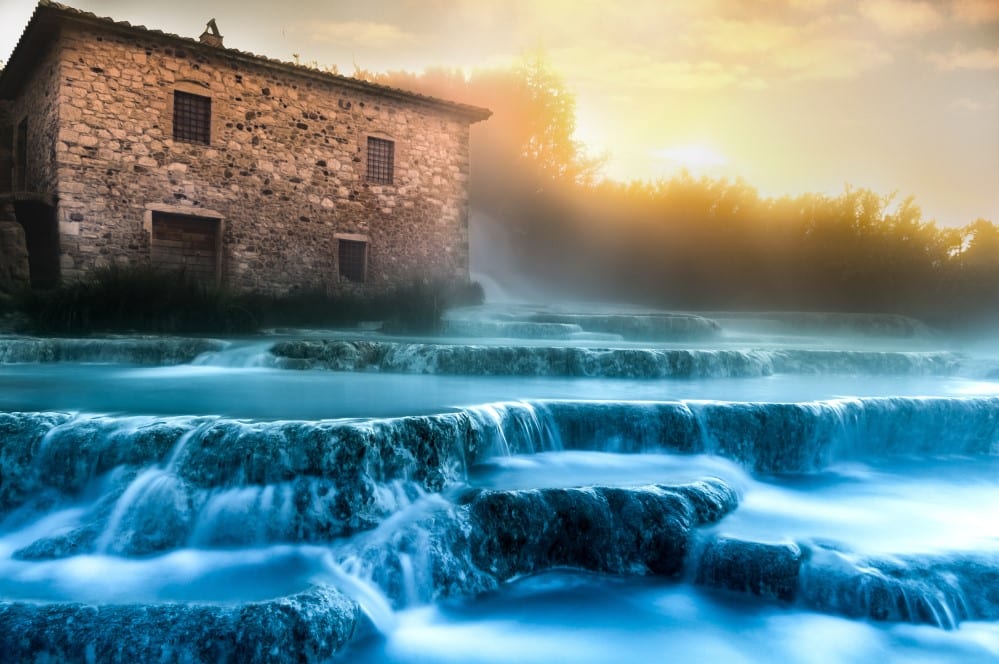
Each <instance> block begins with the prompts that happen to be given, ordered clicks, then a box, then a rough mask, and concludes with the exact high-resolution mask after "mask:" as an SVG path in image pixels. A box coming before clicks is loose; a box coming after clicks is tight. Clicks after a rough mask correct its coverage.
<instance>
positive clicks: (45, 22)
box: [0, 0, 492, 123]
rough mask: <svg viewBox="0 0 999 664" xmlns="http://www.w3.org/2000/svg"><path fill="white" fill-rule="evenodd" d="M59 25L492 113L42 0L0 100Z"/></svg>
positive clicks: (469, 113) (3, 77) (4, 77)
mask: <svg viewBox="0 0 999 664" xmlns="http://www.w3.org/2000/svg"><path fill="white" fill-rule="evenodd" d="M62 21H65V22H69V23H76V24H78V25H86V26H90V27H94V28H97V29H101V30H107V31H111V32H117V33H119V34H128V35H142V36H149V37H154V38H158V39H164V40H167V41H172V42H178V43H182V44H183V45H184V48H189V49H192V50H194V51H197V52H200V53H205V54H208V55H214V56H221V57H225V58H230V59H233V60H236V61H238V62H243V63H245V64H249V65H254V66H259V67H266V68H268V69H271V70H276V71H281V72H286V73H289V74H292V75H295V76H301V77H304V78H309V79H312V80H317V81H322V82H326V83H335V84H338V85H341V86H343V87H346V88H348V89H352V90H357V91H361V92H370V93H377V94H381V95H384V96H387V97H390V98H393V99H399V100H402V101H407V102H410V103H415V104H418V105H421V106H425V107H429V108H433V109H435V110H438V111H443V112H446V113H449V114H452V115H456V116H458V117H461V118H463V119H465V120H467V121H468V122H469V123H475V122H481V121H483V120H486V119H488V118H489V117H490V116H491V115H492V111H490V110H489V109H486V108H481V107H479V106H472V105H469V104H461V103H458V102H454V101H448V100H446V99H440V98H438V97H431V96H429V95H422V94H419V93H416V92H411V91H409V90H403V89H401V88H394V87H391V86H388V85H381V84H379V83H371V82H370V81H362V80H360V79H356V78H352V77H349V76H343V75H341V74H333V73H328V72H324V71H320V70H318V69H311V68H309V67H304V66H302V65H296V64H294V63H291V62H283V61H281V60H274V59H272V58H268V57H265V56H262V55H257V54H255V53H248V52H246V51H240V50H238V49H234V48H220V47H217V46H210V45H207V44H203V43H201V42H200V41H197V40H195V39H192V38H189V37H181V36H179V35H174V34H170V33H168V32H163V31H161V30H155V29H150V28H146V27H145V26H134V25H132V24H130V23H128V22H125V21H114V20H111V19H107V18H101V17H99V16H96V15H94V14H91V13H89V12H83V11H80V10H77V9H73V8H71V7H65V6H63V5H59V4H57V3H54V2H50V1H49V0H40V2H39V3H38V6H37V7H36V8H35V11H34V13H33V14H32V15H31V19H30V20H29V21H28V25H27V26H26V27H25V29H24V32H22V34H21V38H20V39H19V40H18V43H17V46H15V48H14V52H13V53H12V54H11V57H10V61H9V62H8V63H7V66H6V68H5V69H4V70H3V72H0V99H12V98H13V96H14V95H15V94H17V91H18V90H19V89H20V87H21V85H22V84H23V81H24V78H25V76H26V75H27V72H28V71H30V69H31V68H32V67H33V66H34V64H35V63H36V61H32V60H31V59H30V58H27V57H26V56H25V55H24V53H23V52H24V51H25V50H26V49H28V46H27V44H29V43H30V42H37V41H38V39H37V35H38V32H39V31H40V30H44V28H46V27H47V28H50V29H58V27H59V25H60V22H62ZM22 60H23V61H24V64H23V65H22V62H21V61H22Z"/></svg>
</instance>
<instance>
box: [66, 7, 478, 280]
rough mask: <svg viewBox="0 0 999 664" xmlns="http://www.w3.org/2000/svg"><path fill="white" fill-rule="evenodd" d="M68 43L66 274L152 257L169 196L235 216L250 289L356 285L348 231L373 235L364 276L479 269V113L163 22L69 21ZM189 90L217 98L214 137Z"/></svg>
mask: <svg viewBox="0 0 999 664" xmlns="http://www.w3.org/2000/svg"><path fill="white" fill-rule="evenodd" d="M61 56H62V70H63V71H62V73H63V85H62V89H61V91H60V95H59V101H60V104H59V114H60V117H61V119H62V125H61V129H60V131H59V134H58V141H57V142H56V143H55V149H56V160H57V163H58V179H59V218H60V244H61V251H62V268H63V277H64V278H74V277H78V276H80V275H81V274H83V273H84V272H85V271H86V270H87V269H89V268H92V267H94V266H101V265H105V264H109V263H111V262H115V263H122V264H131V263H144V262H147V261H148V260H149V256H150V230H151V221H152V216H153V214H154V213H155V212H157V211H159V212H166V213H173V214H187V215H205V216H206V217H207V218H210V219H221V225H220V228H221V234H222V243H221V245H222V256H221V268H220V269H221V274H222V282H223V283H224V284H226V285H228V286H231V287H234V288H239V289H243V290H259V291H268V292H284V291H288V290H291V289H295V288H301V287H318V288H325V289H327V290H336V289H339V288H346V287H349V288H354V287H355V286H354V285H353V284H351V283H349V282H346V283H343V282H341V280H340V279H339V278H338V270H337V263H336V260H337V258H336V252H337V239H338V236H343V235H346V236H347V237H348V238H354V239H357V238H358V236H360V239H366V240H367V241H368V242H369V245H368V246H369V250H368V267H367V280H366V283H365V285H364V286H365V287H366V288H372V289H382V288H384V287H387V286H390V285H392V284H395V283H400V282H405V281H407V280H410V279H413V278H427V277H443V278H460V279H467V276H468V234H467V179H468V167H469V165H468V136H469V131H468V130H469V126H468V125H469V119H468V118H467V117H461V116H460V115H458V114H456V113H453V112H451V111H449V110H447V109H442V108H440V107H435V106H433V105H431V104H422V103H418V102H413V101H409V100H404V99H395V98H392V96H390V95H384V94H380V93H379V92H378V91H371V90H368V89H364V87H363V86H358V85H357V84H356V83H351V82H342V81H338V80H337V79H335V78H332V77H327V76H322V75H318V74H313V73H310V72H295V71H289V70H288V68H287V67H274V66H270V65H267V64H266V63H259V62H254V61H251V60H249V59H247V58H243V57H235V56H233V55H232V54H228V53H227V52H226V51H225V50H224V49H216V48H213V47H208V46H201V45H198V44H191V45H187V44H183V43H181V42H178V41H176V40H171V39H169V38H164V37H162V36H157V35H155V34H149V33H143V34H134V33H125V32H119V31H110V30H109V31H108V32H107V33H104V34H101V33H96V35H95V33H94V32H93V31H92V30H87V31H86V32H84V31H83V30H81V29H80V28H76V27H73V26H68V27H66V28H64V30H63V36H62V47H61ZM175 90H181V91H185V92H192V93H195V94H199V95H202V96H208V97H210V98H211V104H212V128H211V142H210V145H201V144H192V143H186V142H180V141H175V140H174V139H173V138H172V136H173V129H172V124H173V111H172V109H173V94H174V91H175ZM371 135H374V136H376V137H382V138H388V139H391V140H393V141H394V142H395V170H394V174H395V179H394V183H393V184H392V185H373V184H370V183H368V182H366V181H365V154H366V145H367V138H368V136H371Z"/></svg>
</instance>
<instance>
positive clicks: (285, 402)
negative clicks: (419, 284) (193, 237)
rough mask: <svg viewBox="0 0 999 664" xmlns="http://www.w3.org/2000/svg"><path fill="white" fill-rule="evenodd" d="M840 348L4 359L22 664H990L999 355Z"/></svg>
mask: <svg viewBox="0 0 999 664" xmlns="http://www.w3.org/2000/svg"><path fill="white" fill-rule="evenodd" d="M605 318H606V317H605ZM601 320H602V321H603V322H602V323H601V324H603V325H604V326H605V327H606V326H608V325H610V323H607V322H606V321H605V320H604V319H601ZM612 322H614V324H615V325H617V324H619V323H620V321H612ZM466 324H467V321H466ZM546 324H547V323H546ZM550 324H552V325H561V326H562V327H560V328H558V329H559V330H563V331H564V328H565V326H566V325H568V324H569V323H565V322H564V321H563V320H562V319H559V320H558V321H556V322H554V323H550ZM571 324H573V325H575V324H576V319H575V318H573V319H571ZM643 325H645V327H644V328H643V329H647V328H648V325H647V323H645V322H643ZM493 327H495V326H493ZM490 329H493V328H490ZM629 329H631V328H629ZM569 333H571V334H576V332H575V331H573V330H569ZM816 339H817V338H813V339H812V340H811V341H808V340H806V341H801V338H798V339H791V340H788V339H787V338H784V337H780V338H777V337H773V336H770V337H765V336H763V337H761V336H757V337H753V338H752V339H749V340H747V339H744V338H737V339H730V340H726V341H724V342H723V343H722V342H717V341H716V342H703V341H699V342H690V343H650V342H629V343H624V342H622V343H614V342H613V340H609V339H602V340H601V339H598V340H597V341H599V343H597V342H587V343H582V342H581V343H569V342H567V343H562V344H546V343H539V342H537V341H535V342H530V343H522V344H518V343H516V342H510V341H509V340H495V339H494V340H481V339H480V340H465V341H463V342H460V343H458V342H455V341H454V340H435V341H433V342H427V341H422V340H393V339H388V338H382V337H378V336H377V335H369V336H363V337H356V336H355V337H347V336H344V335H326V336H316V335H307V336H303V337H294V338H293V337H290V336H289V337H288V338H286V339H283V340H282V341H284V342H285V343H286V346H285V347H284V348H283V350H281V351H280V352H277V353H272V352H271V348H272V347H274V345H275V342H276V341H278V340H274V339H256V340H242V341H237V342H233V343H226V344H216V345H211V346H210V347H208V348H207V350H206V348H203V347H200V346H185V348H188V349H189V350H188V351H185V352H187V353H188V356H184V353H182V352H180V351H178V350H177V348H173V349H171V350H169V352H166V351H163V347H162V344H163V343H169V342H163V341H162V340H160V341H155V343H158V344H161V346H158V347H157V348H158V349H159V350H157V351H156V353H153V354H152V355H150V353H149V349H148V348H147V349H145V350H143V351H141V352H140V351H139V350H136V347H133V346H130V347H129V348H124V349H123V348H118V350H116V351H111V350H108V347H107V346H104V347H102V348H97V347H96V346H94V347H92V348H91V349H90V350H86V351H84V350H80V348H79V347H77V348H76V349H75V350H73V349H72V348H70V346H72V342H68V341H67V342H59V343H62V344H63V347H61V348H62V350H58V349H55V350H53V349H54V348H55V346H53V345H51V344H49V345H47V346H45V348H47V349H48V350H45V351H44V352H40V351H38V350H37V349H38V348H41V346H40V345H38V344H36V345H35V346H31V348H35V350H30V349H29V347H28V346H23V347H19V349H18V350H17V352H16V353H15V352H14V351H13V350H11V348H13V346H10V347H9V348H8V349H7V350H6V351H5V352H6V355H4V354H3V353H0V356H2V357H6V358H7V359H8V362H10V360H11V359H16V360H18V361H17V362H14V363H8V364H5V365H3V366H0V409H2V412H0V652H2V653H3V654H4V657H3V659H4V661H8V660H9V661H32V660H38V659H42V660H44V659H45V658H46V657H47V658H50V659H53V660H56V661H126V660H131V661H154V660H155V661H213V662H214V661H315V662H320V661H351V662H552V661H573V662H611V661H623V660H632V659H639V658H643V659H651V660H662V659H664V658H670V659H678V660H690V661H719V662H722V661H724V662H772V661H795V662H855V661H871V660H881V661H886V662H920V661H923V662H940V661H951V662H975V661H982V662H987V661H996V660H997V659H999V524H997V522H996V520H995V518H994V517H995V514H996V513H997V511H999V481H997V480H996V477H997V473H999V374H996V373H995V366H996V365H995V364H994V359H992V358H991V357H990V356H989V354H988V353H982V352H979V351H977V350H972V351H968V350H967V349H964V350H961V349H958V350H955V349H953V348H949V347H944V345H943V344H941V343H938V342H937V341H935V340H932V339H931V340H929V341H926V342H923V343H920V344H915V345H914V344H912V343H911V342H910V341H905V340H891V339H889V340H887V341H886V340H884V339H882V340H880V341H878V343H877V344H871V345H869V346H858V345H857V344H856V343H855V342H853V341H850V342H849V343H847V342H844V341H842V340H840V341H838V342H837V341H836V340H835V339H834V340H829V339H824V338H823V339H822V340H821V342H819V341H817V340H816ZM4 343H8V344H13V343H14V340H7V342H4V341H2V340H0V346H3V344H4ZM32 343H34V342H32ZM45 343H48V342H45ZM144 343H145V342H144ZM148 343H154V342H153V341H148ZM112 345H113V344H112ZM579 348H582V349H584V350H583V351H580V350H571V349H579ZM893 348H898V349H899V350H898V351H895V350H892V349H893ZM190 349H193V350H190ZM470 349H471V350H470ZM32 352H36V353H38V355H37V357H36V358H35V359H37V360H63V361H47V362H43V361H26V360H31V359H32V356H31V353H32ZM116 353H118V355H116ZM157 353H158V354H157ZM150 357H154V358H160V360H159V361H160V362H169V363H170V364H169V365H165V366H151V365H148V364H147V365H139V364H136V363H135V362H134V360H136V359H137V358H141V359H143V360H144V361H149V358H150ZM67 358H69V359H71V360H72V361H65V360H66V359H67ZM164 358H165V359H164ZM88 360H97V361H96V362H93V361H88ZM154 361H155V360H154ZM343 369H351V370H350V371H346V370H343Z"/></svg>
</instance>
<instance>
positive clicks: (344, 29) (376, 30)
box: [307, 21, 419, 48]
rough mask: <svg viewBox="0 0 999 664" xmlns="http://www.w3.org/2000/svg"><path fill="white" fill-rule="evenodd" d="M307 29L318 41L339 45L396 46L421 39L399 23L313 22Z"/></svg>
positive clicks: (365, 46)
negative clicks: (398, 24)
mask: <svg viewBox="0 0 999 664" xmlns="http://www.w3.org/2000/svg"><path fill="white" fill-rule="evenodd" d="M307 30H308V33H309V36H310V37H311V38H312V39H314V40H316V41H332V42H335V43H336V44H339V45H347V46H361V47H364V48H394V47H398V46H405V45H409V44H414V43H417V42H418V41H419V38H418V37H417V36H416V35H414V34H412V33H409V32H406V31H404V30H403V29H402V28H400V27H399V26H397V25H392V24H391V23H375V22H371V21H342V22H319V23H311V24H309V25H308V26H307Z"/></svg>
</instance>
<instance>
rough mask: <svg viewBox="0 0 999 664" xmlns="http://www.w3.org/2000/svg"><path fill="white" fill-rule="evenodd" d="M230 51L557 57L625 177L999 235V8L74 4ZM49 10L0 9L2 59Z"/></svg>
mask: <svg viewBox="0 0 999 664" xmlns="http://www.w3.org/2000/svg"><path fill="white" fill-rule="evenodd" d="M70 4H72V6H74V7H77V8H79V9H85V10H87V11H92V12H94V13H96V14H98V15H101V16H112V17H114V18H116V19H119V20H128V21H131V22H133V23H138V24H144V25H146V26H149V27H156V28H160V29H163V30H166V31H168V32H173V33H177V34H181V35H185V36H192V37H195V36H197V35H198V34H200V32H201V30H202V29H203V27H204V24H205V22H206V21H207V19H209V18H212V17H214V18H216V19H217V21H218V25H219V28H220V30H221V32H222V33H223V34H224V35H225V38H226V45H227V46H232V47H235V48H240V49H243V50H249V51H254V52H257V53H261V54H264V55H268V56H271V57H276V58H280V59H285V60H291V59H292V57H293V54H298V55H299V57H300V58H301V59H302V61H305V62H308V61H312V60H315V61H318V62H319V63H321V64H337V65H339V67H340V69H341V71H343V72H345V73H350V72H351V71H353V63H355V62H356V63H357V64H358V65H360V66H362V67H364V68H365V69H369V70H373V71H380V70H386V69H405V70H410V71H421V70H423V69H424V68H425V67H430V66H436V65H444V66H458V67H462V68H467V69H471V68H475V67H481V66H503V65H507V64H509V63H511V62H512V61H514V59H515V58H516V57H517V56H518V55H520V54H522V53H524V52H525V51H527V50H532V49H542V50H543V51H544V52H545V53H546V54H547V58H548V60H549V62H550V63H551V64H552V66H553V67H554V68H555V69H556V70H558V71H560V72H561V73H562V74H563V76H564V77H565V80H566V82H567V84H568V86H569V88H570V89H571V90H572V91H573V92H575V93H576V95H577V99H578V125H579V126H578V132H577V136H578V137H579V138H580V139H581V140H582V141H584V142H585V143H586V144H587V145H588V146H589V147H590V149H591V150H592V151H593V152H594V153H598V154H599V153H604V154H606V155H607V163H606V167H605V172H606V174H607V175H608V176H610V177H616V178H646V179H648V178H655V177H660V176H668V175H670V174H671V173H674V172H676V170H677V169H679V168H681V167H687V168H688V169H690V170H691V171H693V172H694V173H704V174H708V175H712V176H729V177H734V176H741V177H743V178H745V179H746V180H747V181H748V182H749V183H750V184H752V185H754V186H756V187H757V188H759V189H760V190H761V191H762V192H763V193H764V194H768V195H776V194H784V193H800V192H804V191H819V192H826V193H839V192H840V191H842V189H843V186H844V184H845V183H847V182H849V183H851V184H854V185H857V186H864V187H870V188H872V189H874V190H876V191H878V192H881V193H889V192H892V191H898V192H899V194H900V195H901V196H904V195H908V194H915V195H916V196H917V199H918V201H919V202H920V204H921V205H922V207H923V210H924V212H925V213H926V216H927V217H929V218H936V219H937V220H938V221H939V222H941V223H944V224H964V223H968V222H970V221H972V220H974V219H975V218H976V217H979V216H984V217H986V218H989V219H991V220H993V221H996V222H999V0H942V1H938V2H910V1H907V0H868V1H866V2H845V1H841V0H769V1H767V0H761V1H758V2H752V1H742V0H706V1H700V2H695V1H693V0H672V1H670V0H631V2H628V3H624V2H595V1H588V0H395V1H390V0H338V1H322V0H295V1H294V2H261V3H256V2H252V1H249V0H171V1H169V2H166V1H164V0H150V1H146V0H73V1H72V2H71V3H70ZM33 7H34V3H32V2H30V1H28V0H0V58H3V59H6V58H7V57H8V55H9V53H10V50H11V49H12V48H13V45H14V43H15V42H16V40H17V36H18V34H19V33H20V30H21V29H22V28H23V26H24V25H25V23H26V22H27V19H28V17H29V15H30V13H31V11H32V9H33Z"/></svg>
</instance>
